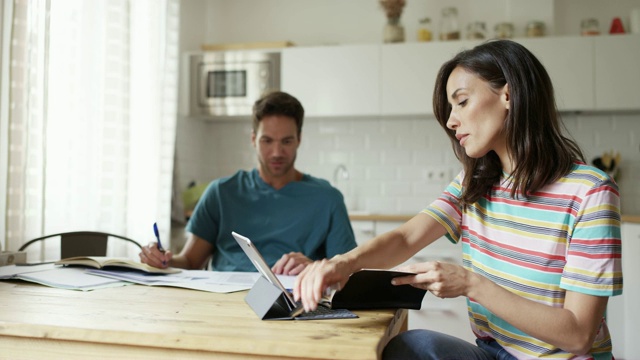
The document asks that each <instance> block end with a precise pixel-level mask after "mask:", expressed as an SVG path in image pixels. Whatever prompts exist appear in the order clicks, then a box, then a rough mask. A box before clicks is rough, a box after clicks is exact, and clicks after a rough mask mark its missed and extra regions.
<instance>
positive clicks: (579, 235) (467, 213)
mask: <svg viewBox="0 0 640 360" xmlns="http://www.w3.org/2000/svg"><path fill="white" fill-rule="evenodd" d="M463 176H464V173H460V174H458V176H457V177H456V178H455V179H454V180H453V181H452V182H451V184H449V186H448V187H447V188H446V189H445V191H444V193H443V194H442V195H441V196H440V197H439V198H438V199H437V200H436V201H434V202H433V203H432V204H431V205H429V207H427V208H426V209H425V210H423V212H425V213H427V214H429V215H431V216H432V217H434V218H435V219H436V220H437V221H438V222H439V223H440V224H442V225H443V226H444V227H445V228H446V229H447V237H448V238H449V239H450V240H451V241H453V242H456V243H457V242H461V243H462V247H463V265H464V267H465V268H466V269H468V270H470V271H473V272H475V273H478V274H481V275H482V276H485V277H486V278H488V279H490V280H491V281H493V282H495V283H497V284H499V285H500V286H502V287H503V288H505V289H507V290H509V291H511V292H513V293H516V294H518V295H520V296H522V297H525V298H527V299H530V300H533V301H536V302H539V303H543V304H546V305H549V306H554V307H562V306H563V304H564V299H565V292H566V291H567V290H568V291H574V292H580V293H584V294H590V295H595V296H612V295H618V294H621V293H622V267H621V240H620V197H619V194H618V187H617V185H616V184H615V182H613V181H612V180H611V179H610V178H609V177H608V176H607V175H606V174H605V173H603V172H602V171H600V170H598V169H596V168H593V167H591V166H587V165H585V164H583V163H576V164H575V166H574V168H573V170H572V171H571V172H570V173H569V174H568V175H566V176H564V177H562V178H561V179H559V180H558V181H556V182H555V183H553V184H550V185H547V186H545V187H544V188H542V189H540V190H539V191H537V192H535V193H533V194H531V195H530V196H529V197H528V198H524V197H522V196H521V195H518V196H516V198H515V199H514V198H512V197H511V196H510V194H511V186H512V183H511V182H510V179H509V178H508V177H503V178H502V179H501V181H500V183H499V184H498V185H496V186H494V187H493V188H492V189H491V192H490V193H489V194H487V195H485V196H484V197H483V198H481V199H480V200H479V201H477V202H476V203H474V204H472V205H470V206H467V208H466V209H465V210H463V208H462V206H461V205H460V201H459V198H460V195H461V192H462V186H461V183H462V179H463ZM467 304H468V310H469V319H470V322H471V327H472V330H473V331H474V332H475V334H476V335H477V336H478V337H480V338H493V339H496V341H498V342H499V343H500V345H502V346H503V347H504V348H505V349H506V350H507V351H508V352H509V353H511V354H512V355H513V356H515V357H517V358H521V359H530V358H549V359H569V358H570V359H592V358H593V359H611V357H612V355H611V349H612V347H611V338H610V335H609V331H608V329H607V326H606V323H605V321H604V319H603V321H602V322H601V325H600V329H599V331H598V334H597V336H596V339H595V341H594V343H593V347H592V350H591V355H589V356H574V355H572V354H569V353H566V352H564V351H563V350H561V349H558V348H557V347H555V346H553V345H550V344H547V343H545V342H542V341H540V340H538V339H536V338H533V337H531V336H528V335H527V334H525V333H523V332H522V331H520V330H518V329H516V328H514V327H513V326H511V325H510V324H509V323H507V322H505V321H504V320H502V319H500V318H499V317H497V316H495V315H494V314H492V313H491V312H489V311H488V310H487V309H486V308H485V307H484V306H482V305H481V304H479V303H477V302H475V301H474V300H473V299H467Z"/></svg>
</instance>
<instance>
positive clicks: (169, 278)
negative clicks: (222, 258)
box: [0, 264, 295, 293]
mask: <svg viewBox="0 0 640 360" xmlns="http://www.w3.org/2000/svg"><path fill="white" fill-rule="evenodd" d="M259 277H260V274H259V273H257V272H223V271H205V270H183V271H182V272H180V273H176V274H166V275H164V274H163V275H158V274H147V273H143V272H140V271H135V270H125V269H116V270H114V269H110V270H105V269H93V268H85V267H62V266H56V265H54V264H41V265H30V266H16V265H8V266H1V267H0V280H2V279H15V280H24V281H30V282H35V283H38V284H42V285H46V286H51V287H56V288H61V289H72V290H83V291H87V290H95V289H101V288H105V287H114V286H124V285H130V284H134V283H135V284H142V285H149V286H171V287H179V288H185V289H193V290H200V291H209V292H217V293H230V292H235V291H242V290H248V289H251V287H252V286H253V284H255V282H256V281H257V280H258V278H259ZM278 278H279V279H280V281H281V282H282V284H283V285H284V286H285V287H286V288H288V289H290V288H292V287H293V284H294V282H295V276H285V275H278Z"/></svg>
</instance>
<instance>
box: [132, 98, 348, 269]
mask: <svg viewBox="0 0 640 360" xmlns="http://www.w3.org/2000/svg"><path fill="white" fill-rule="evenodd" d="M303 118H304V109H303V107H302V105H301V104H300V102H299V101H298V100H297V99H296V98H295V97H293V96H291V95H289V94H287V93H284V92H272V93H269V94H267V95H265V96H264V97H262V98H261V99H259V100H258V101H256V103H255V104H254V107H253V131H252V134H251V142H252V144H253V147H254V148H255V149H256V154H257V159H258V167H257V168H256V169H253V170H252V171H244V170H240V171H238V172H237V173H236V174H235V175H233V176H231V177H225V178H221V179H216V180H214V181H213V182H211V184H209V187H208V188H207V190H206V191H205V192H204V194H203V195H202V197H201V198H200V200H199V202H198V204H197V206H196V208H195V210H194V212H193V215H192V217H191V219H190V220H189V223H188V225H187V231H188V232H189V238H188V240H187V243H186V244H185V246H184V248H183V249H182V251H181V252H180V254H179V255H175V256H174V255H173V254H172V253H171V252H170V251H167V252H164V253H163V252H161V251H159V250H158V248H157V245H156V243H155V242H154V243H150V244H149V245H148V246H146V247H144V248H143V251H142V252H141V253H140V260H141V261H142V262H143V263H147V264H149V265H152V266H156V267H167V266H172V267H179V268H184V269H201V268H203V267H204V266H205V262H206V260H207V259H208V258H209V256H212V258H211V265H212V267H213V268H214V269H215V270H218V271H255V268H254V267H253V265H252V264H251V261H250V260H249V259H248V258H247V257H246V255H245V254H244V252H243V251H242V249H241V248H240V247H239V246H238V245H237V243H236V241H235V240H234V239H233V237H232V235H231V232H232V231H235V232H237V233H239V234H242V235H244V236H247V237H249V238H250V239H251V240H252V241H253V242H254V243H255V245H256V247H257V248H258V250H259V251H260V252H261V253H262V255H263V256H264V258H265V261H266V262H267V263H268V264H270V265H271V266H273V271H274V272H275V273H276V274H284V275H297V274H298V273H300V272H301V271H302V270H303V269H304V268H305V267H306V266H307V265H308V264H310V263H311V262H312V261H313V260H319V259H323V258H331V257H333V256H334V255H337V254H342V253H345V252H347V251H349V250H351V249H353V248H355V246H356V243H355V237H354V235H353V230H352V229H351V223H350V222H349V218H348V215H347V210H346V207H345V205H344V199H343V197H342V194H341V193H340V192H339V191H338V190H337V189H335V188H333V187H332V186H331V185H330V184H329V182H327V181H326V180H322V179H318V178H315V177H313V176H311V175H308V174H303V173H301V172H300V171H298V170H296V168H295V166H294V163H295V160H296V153H297V150H298V147H299V146H300V140H301V132H302V122H303Z"/></svg>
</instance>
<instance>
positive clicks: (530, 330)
mask: <svg viewBox="0 0 640 360" xmlns="http://www.w3.org/2000/svg"><path fill="white" fill-rule="evenodd" d="M402 270H406V271H410V272H415V273H418V275H415V276H407V277H402V278H395V279H394V281H393V283H394V284H396V285H401V284H411V285H413V286H415V287H420V288H423V289H426V290H429V291H430V292H431V293H433V294H434V295H435V296H438V297H441V298H446V297H447V298H448V297H457V296H467V297H468V298H470V299H472V301H475V302H477V303H479V304H481V305H482V306H484V307H485V308H487V310H489V311H491V312H492V313H493V314H495V315H496V316H498V317H500V318H501V319H503V320H505V321H506V322H508V323H510V324H511V325H513V326H514V327H516V328H518V329H519V330H521V331H523V332H525V333H527V334H528V335H530V336H533V337H535V338H537V339H539V340H542V341H544V342H546V343H549V344H552V345H554V346H557V347H559V348H561V349H563V350H565V351H568V352H570V353H572V354H576V355H582V354H587V353H588V352H589V350H590V349H591V347H592V345H593V341H594V339H595V336H596V333H597V331H598V328H599V324H600V322H601V321H602V317H603V315H604V311H605V309H606V307H607V302H608V299H609V298H608V297H606V296H592V295H586V294H582V293H577V292H572V291H567V292H566V296H565V303H564V307H563V308H556V307H552V306H548V305H545V304H541V303H538V302H535V301H532V300H529V299H526V298H524V297H521V296H519V295H518V294H515V293H512V292H510V291H508V290H506V289H504V288H502V287H501V286H499V285H497V284H496V283H494V282H492V281H491V280H489V279H487V278H485V277H483V276H482V275H479V274H477V273H472V272H470V271H468V270H466V269H464V268H463V267H462V266H460V265H456V264H448V263H441V262H427V263H420V264H411V265H409V266H405V267H403V268H402Z"/></svg>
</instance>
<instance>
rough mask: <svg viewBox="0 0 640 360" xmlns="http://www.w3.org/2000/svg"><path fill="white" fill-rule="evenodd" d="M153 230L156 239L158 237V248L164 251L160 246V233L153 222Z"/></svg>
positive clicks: (156, 224)
mask: <svg viewBox="0 0 640 360" xmlns="http://www.w3.org/2000/svg"><path fill="white" fill-rule="evenodd" d="M153 232H154V233H155V234H156V239H158V250H160V251H162V252H164V248H163V247H162V243H161V242H160V233H159V232H158V223H153Z"/></svg>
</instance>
